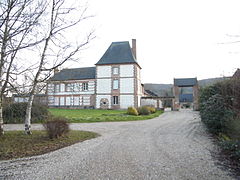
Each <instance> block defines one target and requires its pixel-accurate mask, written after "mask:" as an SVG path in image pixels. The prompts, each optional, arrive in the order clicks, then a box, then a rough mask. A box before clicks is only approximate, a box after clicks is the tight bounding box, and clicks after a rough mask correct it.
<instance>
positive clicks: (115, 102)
mask: <svg viewBox="0 0 240 180" xmlns="http://www.w3.org/2000/svg"><path fill="white" fill-rule="evenodd" d="M113 104H114V105H117V104H118V96H113Z"/></svg>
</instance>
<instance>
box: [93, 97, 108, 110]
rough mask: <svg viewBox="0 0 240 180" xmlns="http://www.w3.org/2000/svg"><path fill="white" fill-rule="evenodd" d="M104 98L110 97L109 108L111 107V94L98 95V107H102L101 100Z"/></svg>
mask: <svg viewBox="0 0 240 180" xmlns="http://www.w3.org/2000/svg"><path fill="white" fill-rule="evenodd" d="M102 98H106V99H108V102H109V108H111V107H110V106H111V96H110V95H97V96H96V108H100V101H101V99H102Z"/></svg>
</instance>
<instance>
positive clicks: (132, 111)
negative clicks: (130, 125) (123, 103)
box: [127, 107, 138, 116]
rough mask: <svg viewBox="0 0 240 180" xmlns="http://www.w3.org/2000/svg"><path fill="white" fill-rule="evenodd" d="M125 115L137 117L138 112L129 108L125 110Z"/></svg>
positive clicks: (133, 108)
mask: <svg viewBox="0 0 240 180" xmlns="http://www.w3.org/2000/svg"><path fill="white" fill-rule="evenodd" d="M127 114H129V115H134V116H138V111H137V109H136V108H135V107H129V108H128V110H127Z"/></svg>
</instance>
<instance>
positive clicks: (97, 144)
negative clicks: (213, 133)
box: [0, 110, 234, 180]
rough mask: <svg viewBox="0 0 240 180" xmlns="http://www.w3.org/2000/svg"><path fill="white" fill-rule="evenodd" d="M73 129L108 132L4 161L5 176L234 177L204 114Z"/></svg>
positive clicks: (0, 167)
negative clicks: (220, 157) (204, 121)
mask: <svg viewBox="0 0 240 180" xmlns="http://www.w3.org/2000/svg"><path fill="white" fill-rule="evenodd" d="M6 128H7V129H9V130H10V129H18V128H22V127H19V126H18V125H7V126H6ZM39 128H41V125H40V124H37V125H33V129H39ZM71 128H72V129H76V130H77V129H80V130H87V131H94V132H97V133H99V134H101V135H102V136H100V137H98V138H96V139H92V140H88V141H85V142H83V143H77V144H75V145H72V146H69V147H66V148H63V149H60V150H57V151H55V152H52V153H49V154H45V155H41V156H35V157H32V158H23V159H18V160H12V161H0V171H1V174H0V179H1V178H2V179H8V178H9V179H104V180H105V179H138V180H139V179H140V180H141V179H156V180H159V179H184V180H185V179H206V180H209V179H218V180H221V179H222V180H226V179H234V177H232V176H231V173H230V172H229V171H228V170H227V169H224V168H225V167H224V166H223V165H221V164H220V162H219V161H218V160H217V159H216V158H215V157H214V156H215V154H217V153H218V151H217V148H216V146H215V145H214V143H213V140H212V138H211V137H210V136H209V135H208V134H207V132H206V129H205V128H204V126H203V125H202V123H201V121H200V118H199V114H198V112H193V111H190V110H184V111H179V112H166V113H164V114H162V115H161V116H160V117H158V118H154V119H152V120H147V121H133V122H105V123H90V124H85V123H82V124H72V125H71Z"/></svg>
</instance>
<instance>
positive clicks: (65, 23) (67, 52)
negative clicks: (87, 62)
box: [25, 0, 94, 134]
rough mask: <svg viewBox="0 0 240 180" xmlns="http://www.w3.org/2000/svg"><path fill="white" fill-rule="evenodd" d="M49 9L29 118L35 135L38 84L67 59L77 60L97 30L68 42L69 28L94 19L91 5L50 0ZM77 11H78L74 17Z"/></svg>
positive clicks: (27, 128)
mask: <svg viewBox="0 0 240 180" xmlns="http://www.w3.org/2000/svg"><path fill="white" fill-rule="evenodd" d="M48 3H49V6H48V7H49V9H48V10H49V12H48V13H46V14H47V16H46V20H45V21H46V26H45V29H47V32H46V37H45V40H44V42H43V43H42V44H41V45H39V49H40V50H41V51H40V56H39V63H38V68H37V71H36V73H35V76H34V78H33V82H32V86H31V90H30V97H29V101H28V105H27V110H26V117H25V133H26V134H31V110H32V104H33V99H34V95H35V91H36V86H37V84H38V83H40V82H43V81H45V80H46V79H48V77H49V76H50V75H51V73H52V71H53V70H54V69H56V68H58V67H60V66H62V65H63V64H64V63H65V62H67V61H70V60H74V57H75V55H76V54H77V53H78V52H79V51H80V50H82V49H83V48H84V47H85V46H86V45H87V44H88V43H89V42H90V40H92V39H93V38H94V31H89V32H88V33H87V34H86V36H85V38H84V40H83V41H81V42H80V43H79V42H76V43H72V42H70V41H68V39H67V37H66V36H65V34H66V32H67V31H70V30H71V29H73V28H76V25H78V24H79V23H80V22H82V21H84V20H86V19H88V18H90V17H91V16H87V15H86V14H85V13H86V11H87V7H86V6H84V7H81V8H80V9H78V8H75V7H69V6H68V5H67V4H68V3H69V2H67V1H66V0H50V1H48ZM74 12H77V14H78V15H79V16H78V17H76V14H75V15H74V16H73V14H74Z"/></svg>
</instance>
